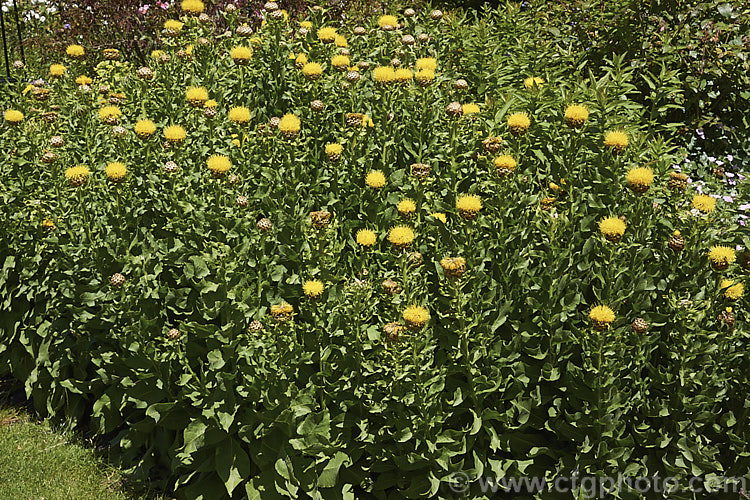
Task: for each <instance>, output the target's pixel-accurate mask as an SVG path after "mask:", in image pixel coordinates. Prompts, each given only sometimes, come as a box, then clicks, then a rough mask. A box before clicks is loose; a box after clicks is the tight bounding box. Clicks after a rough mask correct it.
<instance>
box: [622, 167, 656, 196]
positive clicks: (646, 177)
mask: <svg viewBox="0 0 750 500" xmlns="http://www.w3.org/2000/svg"><path fill="white" fill-rule="evenodd" d="M625 180H626V181H627V182H628V186H630V189H632V190H633V191H635V192H636V193H644V192H646V191H647V190H648V188H649V187H651V183H653V182H654V172H653V171H652V170H651V169H650V168H645V167H638V168H631V169H630V170H628V173H627V174H626V175H625Z"/></svg>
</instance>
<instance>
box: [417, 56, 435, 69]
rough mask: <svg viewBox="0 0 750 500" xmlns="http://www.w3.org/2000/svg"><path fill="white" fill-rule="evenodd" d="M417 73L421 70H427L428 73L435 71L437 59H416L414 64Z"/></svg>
mask: <svg viewBox="0 0 750 500" xmlns="http://www.w3.org/2000/svg"><path fill="white" fill-rule="evenodd" d="M416 67H417V71H419V70H422V69H428V70H430V71H436V70H437V59H435V58H434V57H422V58H419V59H417V63H416Z"/></svg>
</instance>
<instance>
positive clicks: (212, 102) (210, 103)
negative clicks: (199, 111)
mask: <svg viewBox="0 0 750 500" xmlns="http://www.w3.org/2000/svg"><path fill="white" fill-rule="evenodd" d="M218 105H219V103H218V102H216V100H215V99H209V100H208V101H206V102H205V103H204V104H203V107H204V108H215V107H216V106H218Z"/></svg>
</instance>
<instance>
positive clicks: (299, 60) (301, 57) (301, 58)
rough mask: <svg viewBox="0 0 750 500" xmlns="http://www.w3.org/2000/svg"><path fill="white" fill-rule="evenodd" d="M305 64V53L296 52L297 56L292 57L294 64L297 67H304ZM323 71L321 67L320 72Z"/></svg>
mask: <svg viewBox="0 0 750 500" xmlns="http://www.w3.org/2000/svg"><path fill="white" fill-rule="evenodd" d="M305 64H307V55H306V54H297V57H295V58H294V65H295V66H297V67H298V68H304V67H305ZM322 72H323V69H322V68H321V73H322Z"/></svg>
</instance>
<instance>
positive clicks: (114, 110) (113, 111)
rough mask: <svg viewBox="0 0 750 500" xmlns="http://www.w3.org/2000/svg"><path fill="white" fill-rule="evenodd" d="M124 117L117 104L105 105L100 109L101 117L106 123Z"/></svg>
mask: <svg viewBox="0 0 750 500" xmlns="http://www.w3.org/2000/svg"><path fill="white" fill-rule="evenodd" d="M121 117H122V111H121V110H120V108H118V107H117V106H105V107H103V108H101V109H100V110H99V119H100V120H102V121H103V122H105V123H111V122H116V121H117V120H119V119H120V118H121Z"/></svg>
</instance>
